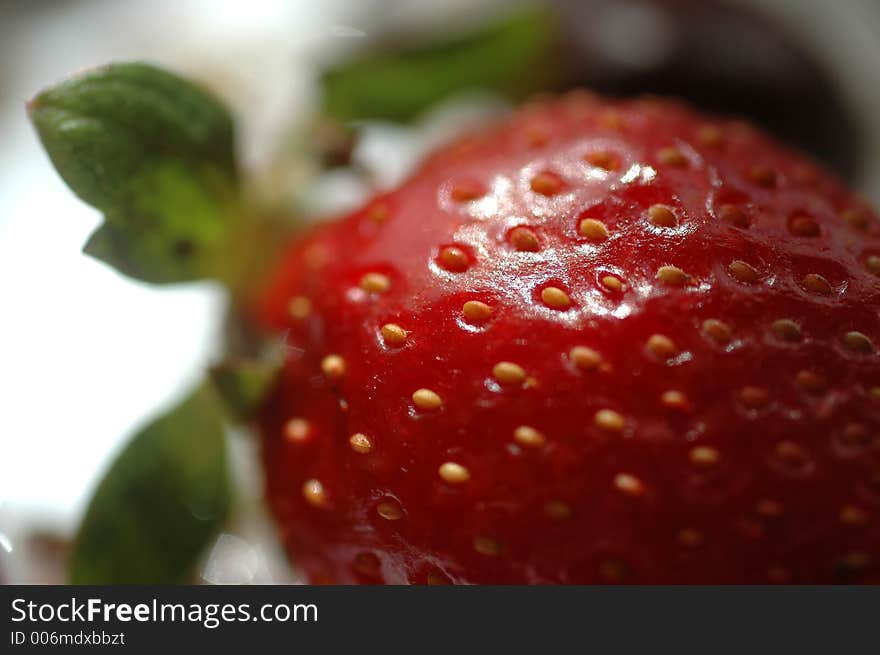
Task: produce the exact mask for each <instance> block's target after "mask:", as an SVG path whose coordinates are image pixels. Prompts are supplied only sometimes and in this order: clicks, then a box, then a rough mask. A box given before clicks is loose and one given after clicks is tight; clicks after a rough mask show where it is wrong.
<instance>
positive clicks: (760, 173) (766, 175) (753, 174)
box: [749, 166, 776, 189]
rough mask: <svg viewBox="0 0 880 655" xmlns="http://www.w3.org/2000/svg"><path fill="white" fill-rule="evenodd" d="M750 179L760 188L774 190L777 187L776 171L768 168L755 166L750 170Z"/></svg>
mask: <svg viewBox="0 0 880 655" xmlns="http://www.w3.org/2000/svg"><path fill="white" fill-rule="evenodd" d="M749 179H751V180H752V182H754V183H755V184H757V185H758V186H761V187H764V188H765V189H772V188H773V187H775V186H776V171H774V170H772V169H770V168H767V167H766V166H754V167H753V168H751V169H750V170H749Z"/></svg>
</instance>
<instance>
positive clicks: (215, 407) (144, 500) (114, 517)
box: [70, 385, 231, 584]
mask: <svg viewBox="0 0 880 655" xmlns="http://www.w3.org/2000/svg"><path fill="white" fill-rule="evenodd" d="M221 416H222V412H221V409H220V407H219V403H218V402H217V399H216V397H215V395H214V393H213V390H212V389H211V388H210V385H202V386H201V387H199V388H197V389H196V390H195V391H194V392H193V393H192V394H190V395H189V396H188V397H187V398H186V399H185V400H184V401H183V402H181V403H180V404H179V405H178V406H177V407H175V408H174V409H172V410H171V411H170V412H168V413H167V414H165V415H163V416H161V417H159V418H158V419H156V420H154V421H153V422H152V423H150V424H149V425H147V426H146V427H145V428H143V429H142V430H141V431H140V432H138V433H137V434H136V435H135V437H134V438H133V439H132V441H131V442H130V443H129V444H128V445H127V446H126V448H125V449H124V450H123V451H122V452H121V453H120V454H119V456H118V457H117V458H116V460H115V461H114V462H113V464H112V466H111V468H110V470H109V471H108V472H107V474H106V475H105V476H104V479H103V480H102V481H101V483H100V484H99V485H98V488H97V490H96V491H95V493H94V495H93V497H92V499H91V502H90V503H89V507H88V509H87V510H86V514H85V517H84V518H83V521H82V524H81V525H80V529H79V533H78V535H77V537H76V541H75V544H74V548H73V553H72V557H71V562H70V577H71V581H72V582H73V583H74V584H146V583H150V584H162V583H168V584H172V583H178V582H185V581H187V580H188V576H189V575H190V573H191V572H192V567H193V564H194V563H195V562H196V559H197V558H198V556H199V554H200V553H201V552H202V550H203V549H204V547H205V546H206V545H207V544H208V543H209V541H210V540H211V539H212V537H213V536H214V535H216V533H217V532H218V531H219V530H220V528H221V527H222V525H223V523H224V521H225V518H226V514H227V511H228V508H229V503H230V495H231V492H230V486H229V479H228V471H227V455H226V445H225V440H224V434H223V423H222V418H221Z"/></svg>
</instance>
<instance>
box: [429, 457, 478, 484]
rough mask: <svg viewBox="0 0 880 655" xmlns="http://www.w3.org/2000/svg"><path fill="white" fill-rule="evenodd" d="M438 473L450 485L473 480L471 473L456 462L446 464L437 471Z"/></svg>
mask: <svg viewBox="0 0 880 655" xmlns="http://www.w3.org/2000/svg"><path fill="white" fill-rule="evenodd" d="M437 473H438V474H439V475H440V477H441V478H442V479H443V480H444V481H445V482H448V483H449V484H463V483H464V482H467V481H468V480H470V479H471V474H470V471H468V470H467V469H466V468H465V467H464V466H462V465H461V464H456V463H455V462H444V463H443V464H441V465H440V468H438V469H437Z"/></svg>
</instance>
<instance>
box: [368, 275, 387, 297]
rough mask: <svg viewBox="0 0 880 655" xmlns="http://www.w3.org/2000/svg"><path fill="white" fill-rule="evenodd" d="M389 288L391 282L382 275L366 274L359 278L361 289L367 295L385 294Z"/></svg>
mask: <svg viewBox="0 0 880 655" xmlns="http://www.w3.org/2000/svg"><path fill="white" fill-rule="evenodd" d="M390 288H391V280H390V279H389V278H388V276H387V275H383V274H382V273H367V274H366V275H364V276H363V277H362V278H361V289H363V290H364V291H366V292H367V293H385V292H386V291H388V289H390Z"/></svg>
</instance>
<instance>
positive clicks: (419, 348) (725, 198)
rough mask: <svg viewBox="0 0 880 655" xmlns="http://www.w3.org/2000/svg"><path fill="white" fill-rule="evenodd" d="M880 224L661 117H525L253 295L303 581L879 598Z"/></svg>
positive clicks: (782, 162) (860, 206)
mask: <svg viewBox="0 0 880 655" xmlns="http://www.w3.org/2000/svg"><path fill="white" fill-rule="evenodd" d="M878 275H880V228H878V223H877V216H876V214H875V213H873V211H872V210H871V209H870V208H869V207H868V206H867V205H866V204H865V203H864V202H863V201H860V200H859V199H857V198H856V197H854V196H853V195H852V194H851V193H850V192H848V191H847V190H846V189H845V188H843V187H842V186H841V185H840V184H839V183H838V182H837V181H836V180H835V179H833V178H832V177H831V176H830V175H829V174H828V173H826V172H824V171H822V170H820V169H819V168H818V167H817V166H816V165H815V164H813V163H812V162H810V161H809V160H807V159H805V158H803V157H801V156H799V155H797V154H795V153H792V152H790V151H789V150H787V149H785V148H784V147H782V146H780V145H778V144H776V143H774V142H773V141H772V140H770V139H768V138H767V137H765V136H763V135H761V134H760V133H758V132H757V131H755V130H754V129H752V128H750V127H748V126H746V125H744V124H742V123H740V122H737V121H731V120H726V119H720V118H716V117H704V116H700V115H698V114H696V113H694V112H692V111H691V110H689V109H688V108H686V107H683V106H681V105H679V104H676V103H672V102H667V101H661V100H656V99H644V100H637V101H610V100H604V99H599V98H596V97H593V96H591V95H588V94H583V93H578V94H572V95H570V96H567V97H564V98H561V99H558V100H552V101H546V102H541V103H535V104H533V105H529V106H526V107H524V108H523V109H521V110H520V111H519V112H517V113H516V114H514V115H512V116H510V117H508V118H505V119H504V120H502V121H501V122H499V123H497V124H495V125H491V126H487V127H486V128H485V129H484V130H482V131H480V132H478V133H475V134H471V135H469V136H465V137H464V138H462V139H461V140H459V141H458V142H456V143H453V144H451V145H449V146H447V147H445V148H443V149H441V150H440V151H438V152H436V153H435V154H434V155H432V156H431V157H429V158H428V159H427V160H426V161H425V162H424V163H423V164H422V166H421V167H420V168H419V170H418V171H416V172H415V173H414V174H413V175H412V177H411V178H410V179H409V180H408V181H407V182H406V183H404V184H403V185H402V186H401V187H400V188H398V189H396V190H394V191H391V192H389V193H387V194H384V195H382V196H379V197H377V198H374V199H373V200H372V201H371V202H370V203H369V204H367V205H366V206H365V207H364V208H362V209H361V210H359V211H356V212H354V213H353V214H351V215H350V216H348V217H346V218H344V219H342V220H340V221H338V222H334V223H331V224H326V225H323V226H321V227H319V228H317V229H315V230H313V231H312V232H311V233H310V234H309V235H307V236H306V237H304V238H303V239H301V240H299V241H298V242H297V243H295V244H293V245H292V246H291V248H290V249H289V251H288V253H287V254H286V255H285V257H284V258H283V261H282V262H281V264H280V265H279V266H278V267H277V270H276V271H275V273H274V274H273V276H272V277H271V279H270V280H269V282H268V283H267V285H266V288H265V290H264V293H263V294H262V296H261V298H260V301H259V303H258V305H259V308H258V311H259V315H260V319H261V320H262V322H263V324H264V325H265V326H266V327H267V328H269V329H271V330H275V331H278V332H286V335H287V337H286V340H287V345H288V348H287V358H286V362H285V365H284V369H283V373H282V375H281V378H280V381H279V383H278V386H277V388H276V389H275V391H274V393H273V394H272V396H271V398H270V399H269V401H268V402H267V404H266V406H265V408H264V409H263V411H262V413H261V416H260V417H259V421H258V423H259V429H260V432H261V435H262V447H263V457H264V463H265V469H266V475H267V490H268V498H269V501H270V504H271V508H272V511H273V513H274V515H275V517H276V519H277V522H278V524H279V526H280V528H281V533H282V536H283V540H284V543H285V546H286V548H287V549H288V551H289V553H290V556H291V558H292V560H293V562H294V563H295V564H296V565H297V566H299V567H301V569H302V570H304V571H305V572H306V573H307V575H308V577H309V579H310V580H311V581H313V582H334V583H353V582H358V583H457V584H458V583H767V582H772V583H779V582H781V583H786V582H788V583H830V582H846V583H850V582H853V583H855V582H878V581H880V577H878V571H877V566H876V560H877V555H878V549H880V438H878V436H877V434H878V432H877V431H878V421H880V366H878V361H877V354H876V349H875V348H876V345H877V344H880V317H878V291H880V286H878V283H880V277H878Z"/></svg>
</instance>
